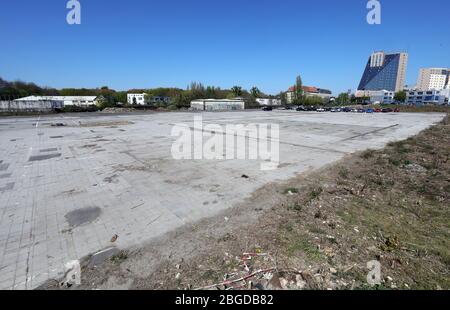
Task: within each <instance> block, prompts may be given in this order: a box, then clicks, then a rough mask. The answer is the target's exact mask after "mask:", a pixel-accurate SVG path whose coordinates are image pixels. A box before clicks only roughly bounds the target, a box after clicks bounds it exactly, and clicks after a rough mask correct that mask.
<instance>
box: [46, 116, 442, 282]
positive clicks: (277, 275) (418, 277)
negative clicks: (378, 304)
mask: <svg viewBox="0 0 450 310" xmlns="http://www.w3.org/2000/svg"><path fill="white" fill-rule="evenodd" d="M449 159H450V125H449V123H448V117H447V119H446V120H445V121H444V122H443V123H442V124H440V125H437V126H434V127H432V128H430V129H428V130H426V131H424V132H422V133H421V134H419V135H418V136H416V137H413V138H410V139H408V140H406V141H402V142H396V143H391V144H389V145H388V146H387V147H386V148H385V149H383V150H379V151H374V150H368V151H365V152H363V153H359V154H355V155H352V156H349V157H347V158H345V159H344V160H342V161H340V162H339V163H337V164H334V165H332V166H329V167H326V168H324V169H321V170H320V171H315V172H311V173H308V174H303V175H300V176H298V177H296V178H294V179H291V180H290V181H289V182H285V183H282V184H268V185H266V186H265V187H263V188H261V189H259V190H258V191H257V192H255V193H254V194H253V196H252V197H251V198H250V199H248V200H247V201H245V203H243V204H242V205H239V206H237V207H235V208H233V209H230V210H227V211H225V212H223V213H222V214H220V215H219V216H216V217H214V218H210V219H206V220H202V221H200V222H198V223H196V224H195V225H191V226H189V227H184V228H183V229H180V230H177V231H175V232H172V233H170V234H168V235H165V236H163V237H161V238H159V239H157V240H153V241H151V242H150V243H148V244H146V245H145V246H143V247H140V248H133V249H128V250H124V251H121V252H119V253H118V254H116V255H115V256H113V257H111V258H110V259H107V260H106V261H105V262H104V263H102V264H100V265H99V266H97V267H86V265H87V264H86V263H85V264H83V266H84V267H83V272H82V285H81V286H78V287H74V286H72V287H71V288H70V289H196V288H203V289H219V290H224V289H248V288H252V289H322V290H325V289H373V288H375V289H450V160H449ZM119 237H120V236H119ZM88 260H89V258H86V260H85V261H88ZM373 260H377V261H379V262H380V263H381V284H380V285H377V286H375V287H372V286H369V285H368V283H367V274H368V272H369V270H368V268H367V262H369V261H373ZM60 288H61V287H60V286H59V285H58V282H57V281H50V282H48V283H47V284H46V285H44V286H42V287H41V289H60Z"/></svg>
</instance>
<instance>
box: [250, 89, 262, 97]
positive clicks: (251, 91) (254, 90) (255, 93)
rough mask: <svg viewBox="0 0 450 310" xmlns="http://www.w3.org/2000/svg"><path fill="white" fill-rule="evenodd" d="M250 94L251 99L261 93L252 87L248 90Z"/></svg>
mask: <svg viewBox="0 0 450 310" xmlns="http://www.w3.org/2000/svg"><path fill="white" fill-rule="evenodd" d="M250 94H251V95H252V97H253V98H258V97H259V96H260V95H261V91H260V90H259V89H258V87H256V86H253V87H252V88H251V89H250Z"/></svg>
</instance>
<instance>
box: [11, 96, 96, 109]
mask: <svg viewBox="0 0 450 310" xmlns="http://www.w3.org/2000/svg"><path fill="white" fill-rule="evenodd" d="M97 99H98V98H97V96H29V97H24V98H20V99H16V100H14V101H27V102H33V101H34V102H42V101H54V102H63V104H64V106H78V107H86V106H92V105H96V104H97Z"/></svg>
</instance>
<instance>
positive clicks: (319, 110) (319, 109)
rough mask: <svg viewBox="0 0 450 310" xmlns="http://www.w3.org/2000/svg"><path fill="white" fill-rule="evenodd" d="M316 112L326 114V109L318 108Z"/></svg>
mask: <svg viewBox="0 0 450 310" xmlns="http://www.w3.org/2000/svg"><path fill="white" fill-rule="evenodd" d="M316 111H317V112H325V109H324V108H318V109H317V110H316Z"/></svg>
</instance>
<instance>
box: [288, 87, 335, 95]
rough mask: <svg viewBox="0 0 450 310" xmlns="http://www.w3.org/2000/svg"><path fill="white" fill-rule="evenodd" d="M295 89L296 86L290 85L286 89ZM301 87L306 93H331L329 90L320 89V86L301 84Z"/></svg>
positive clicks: (291, 90) (290, 90)
mask: <svg viewBox="0 0 450 310" xmlns="http://www.w3.org/2000/svg"><path fill="white" fill-rule="evenodd" d="M296 89H297V87H296V86H292V87H290V88H289V89H288V92H295V91H296ZM302 89H303V91H304V92H306V93H310V94H319V93H320V94H331V91H330V90H327V89H322V88H317V87H315V86H302Z"/></svg>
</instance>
